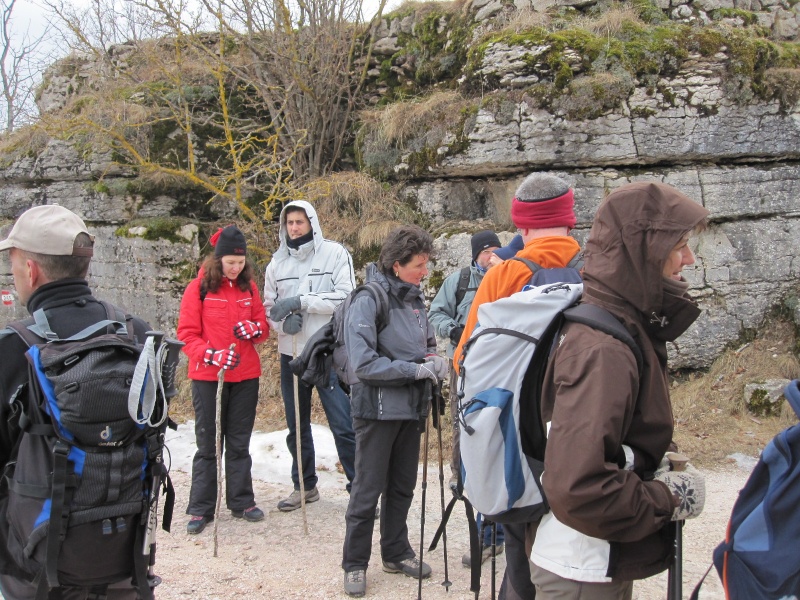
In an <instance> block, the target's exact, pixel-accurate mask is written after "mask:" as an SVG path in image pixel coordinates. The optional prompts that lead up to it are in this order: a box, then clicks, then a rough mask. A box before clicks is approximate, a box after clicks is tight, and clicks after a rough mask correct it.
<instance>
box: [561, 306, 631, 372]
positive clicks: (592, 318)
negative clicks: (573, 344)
mask: <svg viewBox="0 0 800 600" xmlns="http://www.w3.org/2000/svg"><path fill="white" fill-rule="evenodd" d="M564 318H565V319H566V320H567V321H574V322H575V323H582V324H583V325H588V326H589V327H593V328H595V329H597V330H599V331H602V332H603V333H607V334H608V335H610V336H612V337H614V338H616V339H618V340H619V341H621V342H622V343H624V344H625V345H627V346H628V347H629V348H630V349H631V352H632V353H633V356H634V358H635V359H636V368H637V369H638V371H639V375H641V374H642V369H643V365H644V359H643V358H642V350H641V348H640V347H639V344H637V343H636V340H635V339H633V336H632V335H631V334H630V332H629V331H628V330H627V329H625V327H624V326H623V325H622V323H620V321H619V319H617V318H616V317H615V316H614V315H612V314H611V313H610V312H608V311H607V310H606V309H604V308H602V307H600V306H597V305H596V304H586V303H581V304H579V305H578V306H574V307H572V308H568V309H567V310H565V311H564Z"/></svg>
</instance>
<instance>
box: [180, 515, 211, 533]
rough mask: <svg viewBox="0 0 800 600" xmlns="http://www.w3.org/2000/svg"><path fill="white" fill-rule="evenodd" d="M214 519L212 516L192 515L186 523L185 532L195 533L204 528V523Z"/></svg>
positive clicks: (206, 523)
mask: <svg viewBox="0 0 800 600" xmlns="http://www.w3.org/2000/svg"><path fill="white" fill-rule="evenodd" d="M213 520H214V517H197V516H192V518H191V519H189V522H188V523H187V524H186V533H191V534H193V535H194V534H196V533H200V532H201V531H203V529H205V528H206V525H208V524H209V523H211V521H213Z"/></svg>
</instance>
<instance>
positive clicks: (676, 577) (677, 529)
mask: <svg viewBox="0 0 800 600" xmlns="http://www.w3.org/2000/svg"><path fill="white" fill-rule="evenodd" d="M666 456H667V459H668V460H669V464H670V467H671V468H672V470H673V471H684V470H685V469H686V463H688V462H689V458H688V457H687V456H685V455H683V454H679V453H678V452H667V455H666ZM672 525H673V527H674V534H675V542H674V545H673V548H672V562H671V563H670V565H669V572H668V574H667V599H668V600H682V598H683V521H673V523H672Z"/></svg>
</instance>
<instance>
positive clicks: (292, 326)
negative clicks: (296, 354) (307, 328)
mask: <svg viewBox="0 0 800 600" xmlns="http://www.w3.org/2000/svg"><path fill="white" fill-rule="evenodd" d="M302 328H303V315H301V314H300V313H292V314H290V315H289V316H288V317H286V320H285V321H284V322H283V333H288V334H289V335H295V334H297V333H300V330H301V329H302Z"/></svg>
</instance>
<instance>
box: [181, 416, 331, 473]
mask: <svg viewBox="0 0 800 600" xmlns="http://www.w3.org/2000/svg"><path fill="white" fill-rule="evenodd" d="M288 434H289V430H288V429H282V430H280V431H272V432H270V433H264V432H261V431H254V432H253V436H252V437H251V438H250V455H251V456H252V458H253V468H252V470H251V472H252V474H253V479H258V480H259V481H264V482H267V483H276V484H281V485H291V470H292V457H291V455H290V454H289V450H288V448H287V447H286V436H287V435H288ZM311 434H312V435H313V437H314V454H315V463H316V465H317V477H318V478H319V482H318V483H317V485H318V486H319V487H320V488H344V486H345V484H346V483H347V478H346V477H345V476H344V473H339V471H338V469H337V467H336V463H337V462H338V461H339V456H338V454H337V452H336V444H335V443H334V441H333V434H332V433H331V430H330V429H329V428H328V427H326V426H324V425H317V424H314V423H312V424H311ZM167 448H169V458H167V459H166V460H167V464H169V465H170V468H171V469H174V470H178V471H185V472H186V473H191V472H192V459H193V458H194V453H195V452H196V450H197V446H196V445H195V438H194V421H187V422H186V423H181V424H180V425H179V426H178V430H177V431H172V430H171V429H168V430H167ZM223 468H224V467H223Z"/></svg>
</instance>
